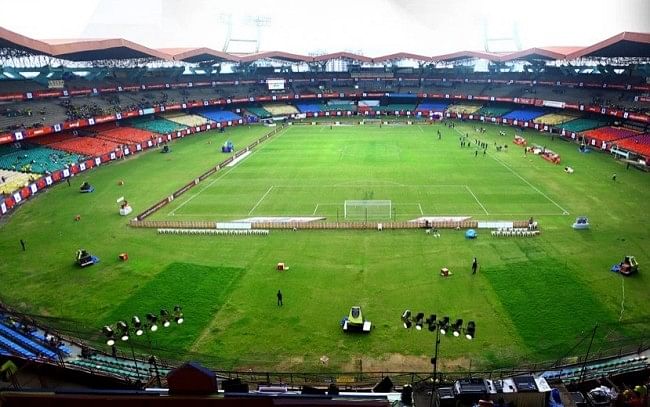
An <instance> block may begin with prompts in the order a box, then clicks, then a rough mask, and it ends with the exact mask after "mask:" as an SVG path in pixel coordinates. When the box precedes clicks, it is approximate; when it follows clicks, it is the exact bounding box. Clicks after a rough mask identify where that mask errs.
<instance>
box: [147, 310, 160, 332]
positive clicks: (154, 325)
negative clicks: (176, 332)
mask: <svg viewBox="0 0 650 407" xmlns="http://www.w3.org/2000/svg"><path fill="white" fill-rule="evenodd" d="M147 321H149V329H151V332H156V331H157V330H158V324H157V323H156V322H158V317H157V316H155V315H154V314H151V313H149V314H147Z"/></svg>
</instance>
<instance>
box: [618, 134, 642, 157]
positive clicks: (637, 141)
mask: <svg viewBox="0 0 650 407" xmlns="http://www.w3.org/2000/svg"><path fill="white" fill-rule="evenodd" d="M616 144H617V145H618V146H619V147H620V148H624V149H626V150H630V151H633V152H635V153H638V154H642V155H644V156H646V157H650V134H642V135H639V136H634V137H630V138H626V139H623V140H619V141H617V142H616Z"/></svg>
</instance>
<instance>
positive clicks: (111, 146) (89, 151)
mask: <svg viewBox="0 0 650 407" xmlns="http://www.w3.org/2000/svg"><path fill="white" fill-rule="evenodd" d="M120 144H121V143H116V142H113V141H108V140H104V139H101V138H97V137H75V138H73V139H69V140H65V141H61V142H58V143H54V144H51V145H50V146H51V147H53V148H57V149H60V150H65V151H71V152H74V153H77V154H82V155H87V156H96V155H101V154H107V153H109V152H111V151H115V150H116V149H117V148H118V147H119V145H120Z"/></svg>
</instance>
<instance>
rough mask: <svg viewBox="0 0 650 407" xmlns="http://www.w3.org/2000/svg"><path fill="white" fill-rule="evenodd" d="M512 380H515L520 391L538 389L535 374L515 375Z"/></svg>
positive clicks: (529, 391) (534, 390)
mask: <svg viewBox="0 0 650 407" xmlns="http://www.w3.org/2000/svg"><path fill="white" fill-rule="evenodd" d="M512 381H513V382H515V387H517V391H518V392H519V393H524V392H528V393H531V392H537V391H538V390H537V384H535V378H534V377H533V376H515V377H513V378H512Z"/></svg>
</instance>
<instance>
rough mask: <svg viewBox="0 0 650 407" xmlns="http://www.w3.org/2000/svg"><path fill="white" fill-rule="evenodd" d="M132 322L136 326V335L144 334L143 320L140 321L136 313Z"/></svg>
mask: <svg viewBox="0 0 650 407" xmlns="http://www.w3.org/2000/svg"><path fill="white" fill-rule="evenodd" d="M131 322H133V328H135V335H136V336H140V335H142V334H143V333H144V331H143V330H142V322H141V321H140V318H138V316H137V315H134V316H133V318H132V319H131Z"/></svg>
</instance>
